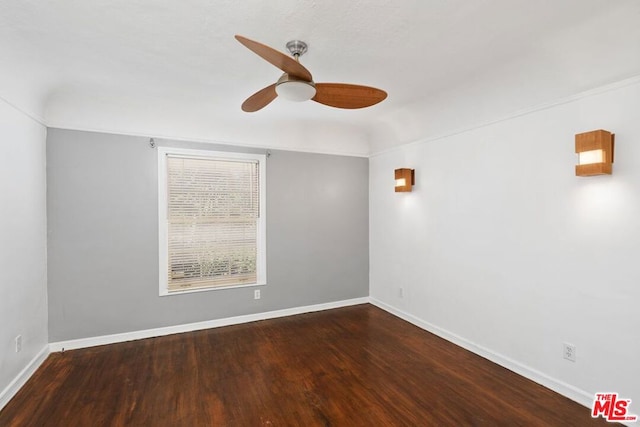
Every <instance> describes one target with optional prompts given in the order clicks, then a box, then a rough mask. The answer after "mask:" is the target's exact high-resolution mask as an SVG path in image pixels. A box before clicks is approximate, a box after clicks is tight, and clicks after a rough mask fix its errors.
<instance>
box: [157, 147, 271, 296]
mask: <svg viewBox="0 0 640 427" xmlns="http://www.w3.org/2000/svg"><path fill="white" fill-rule="evenodd" d="M166 168H167V170H166V172H167V175H166V183H167V187H166V191H167V194H166V196H167V207H166V208H167V215H166V217H167V218H166V219H167V249H168V250H167V271H166V274H167V278H168V279H167V291H168V292H176V291H184V290H189V289H199V288H210V287H220V286H231V285H242V284H255V283H257V280H258V277H257V274H258V270H257V263H258V230H257V228H258V225H259V217H260V182H259V180H260V179H259V177H260V174H259V163H258V161H256V160H235V159H233V160H226V159H213V158H198V157H188V156H182V155H171V154H168V155H167V158H166Z"/></svg>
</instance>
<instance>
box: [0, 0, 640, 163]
mask: <svg viewBox="0 0 640 427" xmlns="http://www.w3.org/2000/svg"><path fill="white" fill-rule="evenodd" d="M639 23H640V1H638V0H535V1H532V0H415V1H401V0H396V1H393V0H367V1H365V0H351V1H344V0H323V1H320V0H318V1H315V0H270V1H260V0H246V1H238V0H235V1H234V0H182V1H177V0H92V1H87V0H3V1H2V2H0V55H1V58H2V65H1V66H0V96H1V97H2V98H4V99H5V100H6V101H8V102H9V103H11V104H13V105H15V106H16V107H18V108H20V109H22V110H23V111H25V112H27V113H29V114H31V115H33V116H35V117H37V118H39V119H40V120H42V121H43V122H44V123H46V124H47V125H48V126H51V127H64V128H72V129H88V130H100V131H109V132H118V133H129V134H139V135H148V136H156V137H172V138H184V139H193V140H206V141H219V142H229V143H235V144H243V145H256V146H265V147H271V148H278V147H280V148H292V149H300V150H309V151H321V152H334V153H348V154H356V155H367V154H370V153H371V152H377V151H380V150H383V149H385V148H388V147H392V146H394V145H398V144H402V143H406V142H411V141H415V140H419V139H423V138H429V137H434V136H437V135H442V134H445V133H447V132H452V131H455V130H459V129H463V128H465V127H469V126H473V125H476V124H480V123H483V122H487V121H491V120H495V119H496V118H499V117H503V116H505V115H508V114H510V113H513V112H514V111H517V110H520V109H524V108H530V107H532V106H535V105H539V104H542V103H546V102H551V101H554V100H558V99H561V98H564V97H567V96H570V95H573V94H576V93H579V92H582V91H585V90H589V89H592V88H595V87H599V86H602V85H605V84H608V83H612V82H616V81H620V80H622V79H625V78H629V77H635V76H638V75H640V25H639ZM235 34H241V35H244V36H246V37H249V38H251V39H254V40H257V41H260V42H262V43H265V44H267V45H270V46H272V47H274V48H276V49H278V50H282V51H285V48H284V45H285V43H286V42H287V41H289V40H291V39H301V40H304V41H306V42H307V43H308V44H309V52H308V53H307V54H305V55H304V56H303V57H302V58H301V62H302V63H303V64H304V65H305V66H306V67H307V68H308V69H309V70H310V71H311V72H312V73H313V76H314V80H315V81H316V82H344V83H356V84H364V85H370V86H375V87H379V88H381V89H384V90H386V91H387V92H388V93H389V97H388V98H387V100H385V101H384V102H382V103H381V104H378V105H376V106H373V107H370V108H367V109H363V110H353V111H352V110H339V109H333V108H330V107H326V106H324V105H320V104H317V103H314V102H311V101H309V102H305V103H301V104H298V103H288V102H287V101H284V100H278V99H277V100H275V101H274V102H273V103H272V104H270V105H269V106H267V107H266V108H265V109H263V110H261V111H259V112H256V113H244V112H242V111H241V110H240V104H241V103H242V102H243V100H244V99H245V98H247V97H248V96H249V95H251V94H252V93H254V92H255V91H257V90H258V89H260V88H262V87H264V86H267V85H269V84H271V83H274V82H275V80H276V79H277V78H278V77H279V76H280V74H281V72H280V71H279V70H278V69H277V68H275V67H273V66H272V65H270V64H268V63H267V62H265V61H264V60H262V59H261V58H259V57H258V56H256V55H255V54H253V53H252V52H251V51H249V50H248V49H246V48H245V47H244V46H242V45H241V44H240V43H238V42H237V41H236V40H235V39H234V37H233V36H234V35H235Z"/></svg>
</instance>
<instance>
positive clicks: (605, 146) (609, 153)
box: [576, 129, 615, 176]
mask: <svg viewBox="0 0 640 427" xmlns="http://www.w3.org/2000/svg"><path fill="white" fill-rule="evenodd" d="M614 142H615V135H614V134H612V133H611V132H609V131H606V130H602V129H600V130H594V131H591V132H585V133H579V134H577V135H576V153H578V157H579V159H578V164H577V165H576V176H592V175H605V174H606V175H611V170H612V167H613V165H612V163H613V148H614V145H615V144H614Z"/></svg>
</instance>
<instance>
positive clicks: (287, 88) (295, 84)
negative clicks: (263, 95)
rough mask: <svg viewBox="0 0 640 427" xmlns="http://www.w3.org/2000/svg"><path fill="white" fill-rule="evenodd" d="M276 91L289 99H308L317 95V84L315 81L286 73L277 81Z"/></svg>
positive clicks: (297, 100) (298, 100) (300, 100)
mask: <svg viewBox="0 0 640 427" xmlns="http://www.w3.org/2000/svg"><path fill="white" fill-rule="evenodd" d="M276 93H277V94H278V96H281V97H282V98H284V99H287V100H289V101H295V102H302V101H308V100H310V99H311V98H313V97H314V96H315V95H316V85H315V83H313V81H310V82H308V81H306V80H300V79H297V78H295V77H293V76H290V75H289V74H287V73H284V74H283V75H282V76H280V78H279V79H278V81H277V82H276Z"/></svg>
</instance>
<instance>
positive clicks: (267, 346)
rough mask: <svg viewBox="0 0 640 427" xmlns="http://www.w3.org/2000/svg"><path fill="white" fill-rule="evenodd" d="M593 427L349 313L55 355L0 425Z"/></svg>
mask: <svg viewBox="0 0 640 427" xmlns="http://www.w3.org/2000/svg"><path fill="white" fill-rule="evenodd" d="M592 425H593V426H595V425H609V424H607V423H606V422H605V421H604V420H603V419H595V420H594V419H592V418H591V417H590V412H589V409H587V408H585V407H583V406H580V405H578V404H577V403H574V402H572V401H571V400H569V399H567V398H564V397H562V396H560V395H558V394H556V393H554V392H552V391H550V390H548V389H546V388H544V387H542V386H540V385H537V384H535V383H533V382H531V381H529V380H527V379H525V378H523V377H520V376H518V375H516V374H514V373H513V372H511V371H509V370H507V369H504V368H501V367H500V366H498V365H495V364H493V363H491V362H489V361H487V360H485V359H483V358H481V357H479V356H476V355H474V354H473V353H470V352H468V351H466V350H463V349H461V348H460V347H457V346H455V345H453V344H451V343H448V342H447V341H445V340H442V339H440V338H438V337H436V336H434V335H432V334H429V333H427V332H425V331H423V330H421V329H419V328H417V327H415V326H413V325H411V324H409V323H407V322H405V321H403V320H400V319H398V318H396V317H394V316H392V315H390V314H388V313H386V312H384V311H382V310H380V309H378V308H376V307H374V306H371V305H360V306H354V307H347V308H341V309H336V310H329V311H323V312H319V313H310V314H303V315H299V316H292V317H287V318H281V319H275V320H267V321H261V322H255V323H248V324H243V325H236V326H229V327H224V328H217V329H210V330H206V331H200V332H190V333H185V334H179V335H171V336H166V337H160V338H152V339H145V340H138V341H131V342H127V343H121V344H113V345H108V346H101V347H93V348H88V349H82V350H73V351H67V352H64V353H54V354H51V355H50V356H49V358H48V359H47V360H46V361H45V362H44V364H43V365H42V366H41V367H40V369H38V371H37V372H36V373H35V374H34V376H33V377H32V378H31V379H30V380H29V381H28V382H27V384H26V385H25V386H24V387H23V388H22V390H20V392H19V393H18V394H17V395H16V396H15V397H14V398H13V400H12V401H11V402H9V404H8V405H7V406H6V407H5V408H4V409H3V410H2V412H0V426H30V427H31V426H65V427H72V426H82V427H94V426H172V427H173V426H189V427H194V426H195V427H197V426H580V427H585V426H592Z"/></svg>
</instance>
